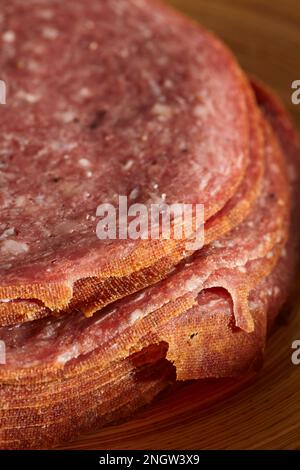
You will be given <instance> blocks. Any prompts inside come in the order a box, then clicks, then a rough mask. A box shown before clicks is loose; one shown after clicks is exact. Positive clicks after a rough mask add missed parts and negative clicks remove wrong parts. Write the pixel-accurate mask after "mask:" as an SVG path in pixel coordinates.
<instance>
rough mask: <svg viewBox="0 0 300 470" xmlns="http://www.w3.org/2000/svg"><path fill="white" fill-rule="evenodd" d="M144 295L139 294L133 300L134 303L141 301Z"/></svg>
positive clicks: (143, 293)
mask: <svg viewBox="0 0 300 470" xmlns="http://www.w3.org/2000/svg"><path fill="white" fill-rule="evenodd" d="M145 295H146V293H145V292H141V293H140V294H138V295H137V296H136V297H135V299H134V302H139V301H140V300H143V299H144V297H145Z"/></svg>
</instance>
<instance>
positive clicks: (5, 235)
mask: <svg viewBox="0 0 300 470" xmlns="http://www.w3.org/2000/svg"><path fill="white" fill-rule="evenodd" d="M15 233H16V229H15V228H14V227H12V228H7V229H6V230H4V232H2V235H0V241H2V240H5V238H8V237H11V236H13V235H15Z"/></svg>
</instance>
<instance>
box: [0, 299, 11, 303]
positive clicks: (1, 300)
mask: <svg viewBox="0 0 300 470" xmlns="http://www.w3.org/2000/svg"><path fill="white" fill-rule="evenodd" d="M9 302H12V299H0V304H8V303H9Z"/></svg>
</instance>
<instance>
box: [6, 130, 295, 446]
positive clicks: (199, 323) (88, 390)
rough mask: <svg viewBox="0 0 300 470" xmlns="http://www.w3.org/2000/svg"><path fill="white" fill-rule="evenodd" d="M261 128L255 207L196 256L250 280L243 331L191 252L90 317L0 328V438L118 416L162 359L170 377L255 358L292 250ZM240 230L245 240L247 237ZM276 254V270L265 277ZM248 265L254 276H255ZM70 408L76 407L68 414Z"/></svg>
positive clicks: (138, 401)
mask: <svg viewBox="0 0 300 470" xmlns="http://www.w3.org/2000/svg"><path fill="white" fill-rule="evenodd" d="M265 136H266V141H265V142H266V150H267V152H266V157H267V163H268V164H267V166H266V175H265V183H264V188H263V191H262V194H261V197H260V198H259V200H258V201H257V203H256V207H254V208H253V210H252V212H251V214H250V215H249V217H248V218H247V219H246V221H245V222H244V224H242V225H241V226H240V228H239V229H238V228H237V229H235V230H234V231H233V233H232V235H231V241H232V243H231V246H230V244H229V239H230V237H229V235H227V236H225V237H224V239H222V240H221V245H219V246H218V245H216V244H215V246H214V247H208V248H207V255H208V256H207V258H208V261H207V263H208V265H210V267H212V265H211V263H210V261H209V260H210V259H213V260H214V261H213V265H214V268H215V273H218V272H220V271H221V270H222V264H223V263H225V266H226V269H227V274H226V277H225V276H224V279H225V280H226V279H227V280H228V279H230V271H231V272H232V273H233V272H236V274H238V276H239V277H240V278H241V279H242V280H243V282H244V283H245V285H248V287H249V288H250V286H251V283H252V282H253V290H252V292H251V293H250V295H249V299H248V301H249V304H248V311H249V314H250V316H251V318H252V320H253V327H252V330H251V332H247V331H245V330H244V329H242V328H239V327H238V326H237V318H236V315H235V308H234V307H235V306H234V304H235V302H236V299H233V298H232V296H230V295H229V293H228V289H227V288H226V287H225V289H224V288H222V286H220V287H219V288H217V289H215V288H214V289H211V288H210V289H206V288H205V283H203V285H202V286H201V283H200V281H199V275H200V271H201V269H203V267H202V264H203V263H204V264H205V259H202V263H200V262H199V263H197V256H196V257H195V259H193V260H191V262H190V263H189V262H187V263H185V264H184V265H183V266H182V267H181V268H178V269H177V272H174V274H173V276H171V277H170V278H169V279H167V280H165V281H162V282H161V283H160V284H159V285H157V286H154V287H150V288H148V289H147V290H145V291H143V292H141V293H139V294H135V295H134V296H131V297H130V298H129V299H124V300H122V301H120V302H119V304H116V305H115V306H114V307H109V308H107V309H105V310H103V311H101V312H99V313H98V314H96V315H94V317H92V318H88V319H85V318H83V316H82V315H81V314H80V313H78V312H77V313H76V312H74V313H73V314H72V315H71V316H68V317H65V318H61V319H57V320H55V319H44V320H39V321H34V322H32V323H27V324H25V325H21V326H18V327H13V328H2V329H1V333H0V337H1V338H2V340H3V341H5V343H6V345H7V364H6V366H3V367H2V368H1V369H0V377H1V387H0V396H1V400H2V401H3V403H5V407H4V412H3V413H2V415H1V421H0V422H1V430H2V436H1V441H0V442H1V444H0V445H1V446H2V447H4V448H17V447H20V446H21V447H30V446H35V447H38V446H45V445H47V446H50V445H54V444H56V443H58V442H60V441H62V440H64V439H70V438H71V437H74V435H76V434H77V433H79V432H82V431H84V430H88V429H90V428H91V427H92V426H96V425H99V424H105V423H107V422H109V421H111V420H115V419H120V418H121V417H124V416H125V415H126V414H127V413H130V412H132V411H133V410H134V409H136V408H137V407H138V406H141V405H143V404H145V403H147V402H148V401H149V400H150V399H152V398H153V396H155V395H156V394H157V393H159V391H160V390H162V389H163V388H164V387H165V386H166V385H167V384H168V383H169V381H170V380H171V379H172V374H171V372H170V369H169V368H167V367H166V363H165V362H164V358H166V359H167V361H169V362H171V363H173V364H174V365H175V367H176V374H177V379H179V380H188V379H194V378H205V377H223V376H235V375H238V374H240V373H242V372H244V371H246V370H248V369H249V368H250V367H254V366H255V367H256V366H258V364H259V363H260V361H261V358H262V351H263V348H264V344H265V337H266V327H267V312H270V311H273V313H272V315H274V311H275V310H276V311H277V310H278V309H279V308H280V305H281V304H282V302H283V301H284V299H285V297H286V293H287V290H288V284H289V281H290V276H291V272H292V270H291V264H290V259H291V257H293V256H294V249H293V244H291V243H290V242H289V243H288V245H287V246H286V249H285V248H283V247H284V245H285V240H286V234H284V230H283V227H282V225H285V228H286V229H287V228H288V213H289V211H288V204H287V200H285V203H284V204H282V203H281V202H280V201H281V200H282V198H283V197H285V198H288V182H287V178H286V176H285V172H284V168H281V165H282V160H281V158H282V155H281V152H280V149H279V146H278V143H277V142H276V140H275V138H274V136H272V133H271V131H270V129H269V128H268V127H266V134H265ZM279 169H282V170H283V171H278V170H279ZM270 194H272V197H271V198H270ZM269 200H270V201H269ZM268 201H269V202H268ZM274 201H276V202H274ZM267 208H268V209H269V210H270V211H271V215H270V214H269V211H268V210H266V209H267ZM259 212H260V214H259ZM260 219H261V220H260ZM279 219H280V220H279ZM259 221H260V222H259ZM249 222H252V223H249ZM254 222H256V225H255V230H254V229H253V223H254ZM260 227H265V229H266V227H268V228H269V230H270V233H269V235H270V237H267V238H266V239H265V240H264V242H265V243H263V245H264V246H262V245H260V243H259V238H262V236H261V233H260V230H261V228H260ZM246 230H248V232H249V234H251V237H252V241H251V244H250V245H249V241H250V240H251V237H250V236H249V238H247V237H246ZM256 230H257V233H258V235H257V237H258V238H256ZM265 232H266V230H265ZM278 235H280V236H278ZM238 240H239V241H240V244H238ZM271 240H272V242H271ZM226 241H227V246H226ZM271 245H272V246H271ZM270 249H271V250H272V256H269V254H270V251H269V250H270ZM222 253H223V255H224V259H222ZM234 254H235V255H236V256H235V257H233V255H234ZM198 256H199V255H198ZM201 256H203V254H201ZM230 259H231V261H230ZM278 259H279V260H280V261H279V264H278V266H277V268H276V269H275V271H273V273H272V274H270V276H268V272H269V273H271V271H272V269H273V267H274V265H275V264H276V262H277V261H278ZM230 263H231V266H229V264H230ZM259 271H260V272H261V282H262V283H259V281H258V279H257V277H258V276H257V273H258V272H259ZM193 274H194V275H195V274H196V276H197V279H196V280H195V279H194V278H193ZM264 276H268V277H267V278H266V279H263V277H264ZM183 280H185V282H184V283H183V282H182V281H183ZM255 283H256V284H255ZM151 372H152V375H151ZM145 377H147V379H146V380H145ZM79 405H80V406H79ZM78 407H80V410H81V412H80V413H75V412H73V410H75V409H77V410H78ZM70 416H72V419H70ZM74 416H76V419H74ZM54 417H55V419H54ZM58 417H59V419H57V418H58ZM20 423H21V424H20ZM25 429H26V433H25Z"/></svg>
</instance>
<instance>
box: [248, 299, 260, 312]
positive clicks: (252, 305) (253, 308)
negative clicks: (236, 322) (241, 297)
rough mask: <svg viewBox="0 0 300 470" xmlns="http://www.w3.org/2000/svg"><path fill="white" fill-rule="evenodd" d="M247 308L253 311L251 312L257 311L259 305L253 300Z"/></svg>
mask: <svg viewBox="0 0 300 470" xmlns="http://www.w3.org/2000/svg"><path fill="white" fill-rule="evenodd" d="M249 307H250V310H252V311H253V310H257V309H258V308H260V305H259V303H258V302H256V301H255V300H250V301H249Z"/></svg>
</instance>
